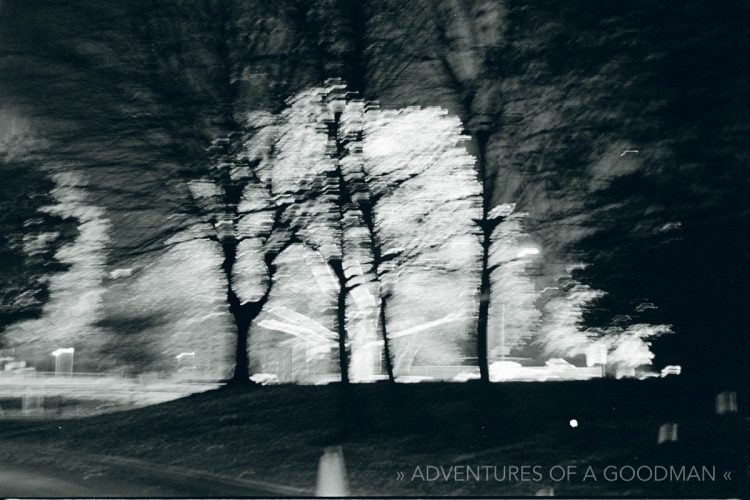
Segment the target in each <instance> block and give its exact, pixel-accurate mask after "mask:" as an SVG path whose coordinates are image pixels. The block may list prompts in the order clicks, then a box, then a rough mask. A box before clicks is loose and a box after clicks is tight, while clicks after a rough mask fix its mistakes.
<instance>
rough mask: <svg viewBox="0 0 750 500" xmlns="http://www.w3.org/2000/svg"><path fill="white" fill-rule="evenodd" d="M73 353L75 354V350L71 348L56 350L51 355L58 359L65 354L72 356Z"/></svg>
mask: <svg viewBox="0 0 750 500" xmlns="http://www.w3.org/2000/svg"><path fill="white" fill-rule="evenodd" d="M74 352H75V348H73V347H64V348H61V349H56V350H54V351H52V355H53V356H54V357H58V356H60V355H61V354H66V353H67V354H73V353H74Z"/></svg>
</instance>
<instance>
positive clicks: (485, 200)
mask: <svg viewBox="0 0 750 500" xmlns="http://www.w3.org/2000/svg"><path fill="white" fill-rule="evenodd" d="M476 138H477V162H478V164H479V165H478V166H479V178H480V181H481V182H482V222H481V229H482V277H481V283H480V285H479V317H478V318H477V364H478V365H479V378H480V380H481V381H482V382H483V383H489V381H490V369H489V366H488V359H487V323H488V320H489V315H490V300H491V299H490V297H491V292H492V290H491V282H490V265H489V264H490V263H489V260H490V246H491V245H492V227H493V226H492V224H491V221H490V220H488V214H489V212H490V207H491V205H492V194H493V187H494V186H493V185H492V180H491V179H490V178H489V175H488V173H487V165H486V158H485V149H486V147H487V135H486V133H485V132H481V131H478V132H477V133H476Z"/></svg>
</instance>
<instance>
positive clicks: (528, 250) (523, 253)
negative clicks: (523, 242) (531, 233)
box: [516, 247, 539, 258]
mask: <svg viewBox="0 0 750 500" xmlns="http://www.w3.org/2000/svg"><path fill="white" fill-rule="evenodd" d="M538 253H539V249H538V248H534V247H526V248H522V249H521V250H519V251H518V254H516V257H517V258H520V257H526V256H527V255H537V254H538Z"/></svg>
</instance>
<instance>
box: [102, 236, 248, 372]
mask: <svg viewBox="0 0 750 500" xmlns="http://www.w3.org/2000/svg"><path fill="white" fill-rule="evenodd" d="M222 260H223V256H222V255H221V251H220V249H219V248H218V247H217V246H216V245H215V244H214V243H212V242H210V241H208V240H205V239H193V240H190V241H185V242H181V243H178V244H173V245H170V246H169V247H168V248H167V249H166V250H165V251H164V252H163V253H162V254H160V255H159V256H158V258H156V259H153V260H150V261H149V262H148V263H147V264H146V265H144V266H143V267H142V268H140V269H139V270H138V272H137V273H135V274H134V275H133V276H132V279H128V280H122V281H119V280H118V282H117V283H116V284H112V285H111V286H110V291H111V292H112V293H113V295H112V296H110V298H114V297H115V296H116V297H117V300H112V301H110V302H109V303H108V311H107V312H108V314H109V315H110V316H111V317H115V318H132V319H133V320H134V321H136V322H137V321H138V320H139V318H144V320H145V321H144V323H143V326H142V327H141V328H139V329H138V331H137V332H132V333H130V334H129V338H128V341H129V342H133V343H140V344H141V345H142V346H144V347H146V351H148V352H151V353H154V354H156V355H157V356H158V357H159V358H160V359H161V360H162V361H163V362H162V364H161V365H160V367H161V368H162V369H166V370H169V369H170V368H172V369H174V368H175V366H172V365H170V364H169V363H170V362H171V360H173V359H174V357H175V356H176V355H178V354H180V353H182V352H194V353H195V357H194V360H195V366H196V373H195V375H194V376H195V377H205V378H209V379H220V378H224V377H227V376H229V375H230V374H231V372H232V368H233V362H234V345H235V340H236V337H235V327H234V325H232V324H231V319H230V316H229V315H228V314H227V303H226V285H225V282H224V281H223V279H222V276H221V269H220V266H221V262H222ZM155 290H158V295H156V297H157V298H158V300H154V297H155V295H154V291H155ZM114 333H115V334H116V333H117V332H114ZM164 362H166V364H164ZM172 363H173V362H172Z"/></svg>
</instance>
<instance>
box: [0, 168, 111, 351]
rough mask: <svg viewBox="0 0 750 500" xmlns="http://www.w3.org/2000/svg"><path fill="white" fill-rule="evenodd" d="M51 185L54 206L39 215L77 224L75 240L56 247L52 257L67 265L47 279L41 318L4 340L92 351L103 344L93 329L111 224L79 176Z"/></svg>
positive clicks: (32, 246)
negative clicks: (71, 220) (59, 218)
mask: <svg viewBox="0 0 750 500" xmlns="http://www.w3.org/2000/svg"><path fill="white" fill-rule="evenodd" d="M52 180H53V181H54V182H55V187H54V188H53V189H52V191H51V193H50V194H51V196H52V199H53V200H55V201H56V203H55V204H54V205H49V206H45V207H42V208H41V209H40V211H42V212H46V213H49V214H51V215H55V216H58V217H61V218H63V219H69V218H72V219H75V220H76V221H77V229H78V234H77V235H76V237H75V239H74V240H73V241H72V242H70V243H67V244H65V245H63V246H62V247H60V249H59V250H58V251H57V252H56V253H55V259H57V260H58V261H59V262H61V263H63V264H67V265H69V266H70V267H69V268H68V269H67V270H66V271H64V272H61V273H56V274H53V275H51V276H50V277H49V278H48V280H49V281H48V287H49V295H50V298H49V300H48V301H47V303H46V304H45V305H44V307H43V310H42V316H41V317H40V318H38V319H32V320H27V321H22V322H20V323H15V324H13V325H12V326H11V327H9V328H8V329H7V330H6V332H5V336H4V338H5V339H6V341H7V342H8V343H9V344H10V345H17V344H23V343H31V342H41V343H45V344H47V345H48V346H49V347H54V346H57V347H77V348H78V349H80V348H81V347H83V346H84V345H85V346H86V348H87V349H91V350H96V346H97V345H98V344H99V343H100V342H101V336H100V335H99V333H100V332H99V329H98V328H97V327H96V326H95V325H96V323H97V321H98V320H99V319H100V318H101V300H102V295H103V293H104V291H105V288H104V286H103V285H102V281H103V280H104V278H105V277H106V270H105V264H106V245H107V242H108V241H109V237H108V234H107V233H108V231H109V221H108V220H107V218H106V217H105V215H106V214H105V212H104V209H103V208H102V207H99V206H95V205H93V204H91V203H90V202H89V201H88V195H87V191H86V184H85V182H84V181H83V177H82V176H81V175H79V174H78V173H76V172H74V171H67V172H59V173H55V174H53V175H52ZM52 241H54V238H53V237H52V236H50V237H46V238H43V239H42V240H41V241H40V240H34V241H33V242H32V241H31V240H27V241H25V248H26V250H27V251H29V252H30V253H34V252H37V251H40V250H41V249H40V245H45V244H49V243H50V242H52Z"/></svg>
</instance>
